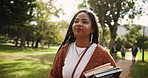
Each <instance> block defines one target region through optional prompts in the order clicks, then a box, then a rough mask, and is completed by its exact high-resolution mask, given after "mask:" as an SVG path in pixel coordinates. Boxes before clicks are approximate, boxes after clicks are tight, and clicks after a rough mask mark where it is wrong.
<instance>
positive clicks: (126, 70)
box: [117, 53, 132, 78]
mask: <svg viewBox="0 0 148 78" xmlns="http://www.w3.org/2000/svg"><path fill="white" fill-rule="evenodd" d="M128 55H129V57H126V58H125V60H122V59H121V60H119V61H118V62H117V65H118V66H119V67H121V68H122V69H123V72H122V73H121V77H122V78H132V77H129V74H130V66H131V65H132V55H131V53H128Z"/></svg>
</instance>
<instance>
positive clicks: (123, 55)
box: [120, 45, 126, 60]
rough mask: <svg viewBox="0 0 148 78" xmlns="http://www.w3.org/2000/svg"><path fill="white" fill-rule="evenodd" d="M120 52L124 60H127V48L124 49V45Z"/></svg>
mask: <svg viewBox="0 0 148 78" xmlns="http://www.w3.org/2000/svg"><path fill="white" fill-rule="evenodd" d="M120 51H121V56H122V60H125V52H126V48H125V47H124V45H122V47H121V50H120Z"/></svg>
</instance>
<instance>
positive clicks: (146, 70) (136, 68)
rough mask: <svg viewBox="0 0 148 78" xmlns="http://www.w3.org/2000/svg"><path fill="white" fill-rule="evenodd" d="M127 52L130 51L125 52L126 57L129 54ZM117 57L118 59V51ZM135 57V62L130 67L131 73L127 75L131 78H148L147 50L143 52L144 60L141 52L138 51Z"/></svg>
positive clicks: (119, 53)
mask: <svg viewBox="0 0 148 78" xmlns="http://www.w3.org/2000/svg"><path fill="white" fill-rule="evenodd" d="M128 53H131V52H130V51H128V52H126V57H128V56H129V55H128ZM117 57H118V60H119V59H121V52H120V51H119V52H118V53H117ZM137 58H138V60H137V62H136V64H133V65H132V66H131V68H130V71H131V73H130V75H129V76H130V77H132V78H148V51H145V53H144V62H142V52H138V54H137ZM131 62H132V61H131Z"/></svg>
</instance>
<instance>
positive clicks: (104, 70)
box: [83, 63, 122, 78]
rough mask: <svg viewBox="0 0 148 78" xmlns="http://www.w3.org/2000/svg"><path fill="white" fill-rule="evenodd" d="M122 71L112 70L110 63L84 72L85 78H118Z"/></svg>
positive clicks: (116, 68)
mask: <svg viewBox="0 0 148 78" xmlns="http://www.w3.org/2000/svg"><path fill="white" fill-rule="evenodd" d="M121 72H122V69H120V68H119V67H115V68H113V66H111V64H110V63H107V64H104V65H101V66H99V67H96V68H94V69H91V70H89V71H86V72H84V73H83V74H84V76H85V77H86V78H118V77H119V75H120V74H121Z"/></svg>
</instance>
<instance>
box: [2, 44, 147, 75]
mask: <svg viewBox="0 0 148 78" xmlns="http://www.w3.org/2000/svg"><path fill="white" fill-rule="evenodd" d="M13 46H14V44H6V43H5V44H0V78H48V77H49V72H50V69H51V66H52V63H53V60H54V57H55V54H56V51H57V49H58V46H52V47H50V48H44V49H31V48H27V49H22V48H17V47H13ZM126 56H127V57H128V55H126ZM141 56H142V54H141V53H140V52H139V53H138V55H137V57H138V58H139V59H138V62H137V63H136V64H134V65H132V66H131V74H130V75H131V76H132V78H148V74H147V73H148V71H147V70H148V52H145V62H144V63H143V62H141ZM118 57H119V58H121V54H120V52H118Z"/></svg>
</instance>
